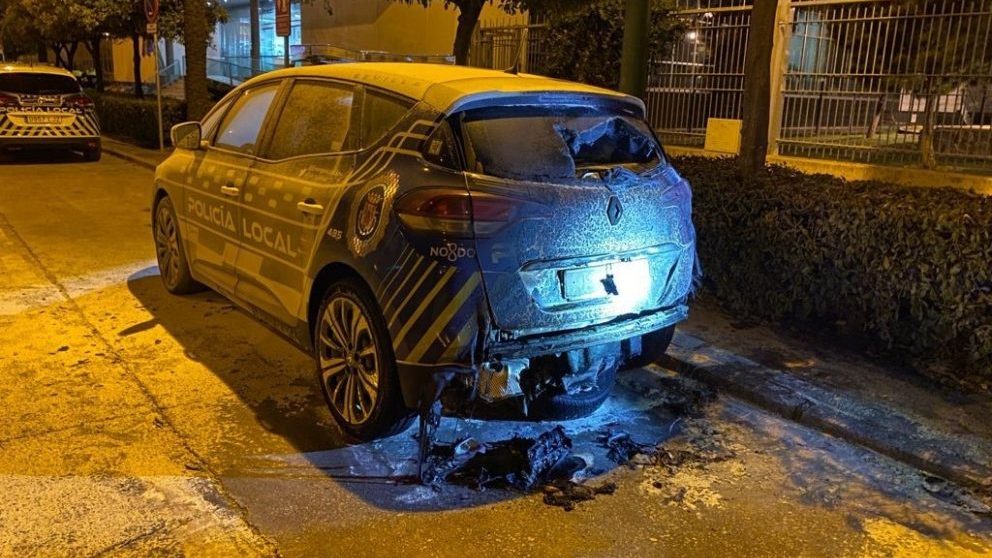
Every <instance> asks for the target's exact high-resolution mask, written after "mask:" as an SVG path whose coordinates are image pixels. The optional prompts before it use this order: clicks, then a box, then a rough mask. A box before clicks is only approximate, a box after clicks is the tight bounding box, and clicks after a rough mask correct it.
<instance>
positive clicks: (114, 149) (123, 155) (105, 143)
mask: <svg viewBox="0 0 992 558" xmlns="http://www.w3.org/2000/svg"><path fill="white" fill-rule="evenodd" d="M100 142H101V145H102V148H103V152H104V153H106V154H108V155H113V156H114V157H117V158H119V159H124V160H125V161H130V162H132V163H134V164H136V165H139V166H142V167H145V168H146V169H150V170H155V167H156V166H157V164H156V163H155V162H153V161H149V160H147V159H145V158H143V157H139V156H137V155H134V154H132V153H128V152H127V151H126V150H125V149H123V148H122V146H124V145H127V144H125V143H122V142H119V141H117V140H113V139H110V138H107V137H104V138H101V140H100Z"/></svg>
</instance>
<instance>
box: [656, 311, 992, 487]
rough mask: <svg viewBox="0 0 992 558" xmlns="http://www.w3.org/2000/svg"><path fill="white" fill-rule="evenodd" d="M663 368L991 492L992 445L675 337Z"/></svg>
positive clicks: (691, 338) (689, 337) (681, 336)
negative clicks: (950, 432)
mask: <svg viewBox="0 0 992 558" xmlns="http://www.w3.org/2000/svg"><path fill="white" fill-rule="evenodd" d="M661 363H662V364H664V365H666V366H668V367H670V368H672V369H674V370H676V371H677V372H679V373H681V374H684V375H686V376H688V377H690V378H693V379H696V380H699V381H701V382H703V383H706V384H708V385H710V386H713V387H715V388H717V389H718V390H721V391H724V392H726V393H728V394H730V395H733V396H735V397H738V398H740V399H743V400H745V401H747V402H749V403H751V404H753V405H756V406H758V407H761V408H763V409H765V410H767V411H770V412H773V413H775V414H777V415H780V416H782V417H783V418H786V419H788V420H791V421H794V422H797V423H799V424H803V425H805V426H808V427H811V428H814V429H816V430H820V431H822V432H825V433H827V434H829V435H831V436H834V437H836V438H840V439H842V440H845V441H847V442H850V443H853V444H857V445H860V446H863V447H866V448H868V449H871V450H873V451H876V452H878V453H880V454H882V455H885V456H887V457H890V458H892V459H895V460H897V461H901V462H903V463H906V464H908V465H910V466H912V467H915V468H917V469H920V470H922V471H924V472H926V473H929V474H931V475H934V476H937V477H941V478H944V479H946V480H948V481H951V482H953V483H955V484H958V485H959V486H962V487H965V488H969V489H973V490H978V491H981V492H983V493H988V491H989V490H992V442H990V441H988V440H982V439H977V438H974V437H966V436H953V435H951V434H948V433H946V432H937V431H934V430H932V429H930V428H928V427H927V426H926V425H924V424H922V423H921V422H919V421H917V420H915V419H914V418H913V417H911V416H906V415H904V414H900V413H898V412H896V411H894V410H893V409H890V408H888V407H885V406H884V405H882V404H879V403H876V402H873V401H865V400H862V399H860V398H857V397H854V396H852V395H849V394H846V393H843V392H841V391H838V390H833V389H830V388H827V387H824V386H821V385H818V384H814V383H811V382H808V381H806V380H803V379H801V378H799V377H797V376H795V375H793V374H789V373H788V372H785V371H781V370H775V369H772V368H768V367H766V366H763V365H761V364H758V363H756V362H754V361H751V360H748V359H746V358H743V357H740V356H737V355H735V354H733V353H731V352H729V351H726V350H723V349H720V348H719V347H716V346H714V345H710V344H709V343H707V342H706V341H703V340H701V339H699V338H696V337H694V336H692V335H689V334H686V333H683V332H680V331H677V332H676V334H675V338H674V340H673V341H672V345H671V347H670V348H669V350H668V354H666V355H665V356H664V357H663V358H662V360H661Z"/></svg>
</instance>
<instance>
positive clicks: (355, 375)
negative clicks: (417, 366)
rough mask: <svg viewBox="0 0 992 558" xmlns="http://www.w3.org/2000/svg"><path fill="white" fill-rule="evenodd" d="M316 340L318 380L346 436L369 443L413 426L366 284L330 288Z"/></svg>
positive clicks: (343, 283)
mask: <svg viewBox="0 0 992 558" xmlns="http://www.w3.org/2000/svg"><path fill="white" fill-rule="evenodd" d="M313 338H314V360H315V361H316V363H317V379H318V381H319V382H320V388H321V391H322V392H323V394H324V400H325V401H326V402H327V406H328V407H329V408H330V410H331V414H332V415H334V419H335V421H336V422H337V424H338V426H340V427H341V430H343V431H344V432H345V434H347V435H348V436H350V437H352V438H355V439H356V440H359V441H368V440H373V439H376V438H382V437H385V436H391V435H393V434H397V433H399V432H402V431H403V430H405V429H406V428H407V427H408V426H409V425H410V422H411V421H412V419H413V414H412V413H411V411H410V410H409V409H407V408H406V406H405V405H404V404H403V397H402V394H401V392H400V385H399V376H398V374H397V371H396V357H395V356H394V355H393V348H392V342H391V341H390V338H389V333H388V330H387V329H386V324H385V320H384V319H383V317H382V314H381V313H380V312H379V310H378V305H376V304H375V300H374V299H373V297H372V294H371V293H370V292H369V290H368V288H366V287H365V285H364V284H362V283H361V282H360V281H358V280H356V279H343V280H341V281H338V282H337V283H334V284H333V285H331V287H330V288H329V289H328V290H327V292H326V293H325V294H324V300H323V303H322V304H321V306H320V312H319V313H318V314H317V321H316V324H314V335H313Z"/></svg>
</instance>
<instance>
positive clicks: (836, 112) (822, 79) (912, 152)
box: [646, 0, 992, 172]
mask: <svg viewBox="0 0 992 558" xmlns="http://www.w3.org/2000/svg"><path fill="white" fill-rule="evenodd" d="M779 2H780V6H781V5H783V4H785V7H786V8H788V9H787V10H784V11H780V13H786V14H788V17H787V19H786V20H783V21H780V22H779V24H780V29H781V30H782V31H785V32H784V33H780V34H777V35H776V40H779V41H782V40H784V41H786V42H785V44H784V48H777V49H776V51H777V52H780V53H781V59H779V60H777V61H776V63H775V64H774V65H773V68H781V70H780V71H781V74H780V75H779V76H778V77H780V78H781V79H780V80H779V81H778V83H780V84H781V89H780V90H779V91H776V92H774V95H775V98H774V99H773V103H774V104H775V106H774V107H773V108H774V110H773V111H772V114H773V115H775V117H776V120H775V121H773V122H771V123H770V127H771V136H772V137H771V139H772V140H773V141H772V142H771V144H772V146H773V148H774V149H777V151H778V153H780V154H782V155H793V156H801V157H813V158H827V159H837V160H845V161H855V162H864V163H878V164H898V165H906V164H910V165H916V164H921V163H923V162H924V155H923V154H924V152H925V150H924V149H922V147H921V142H922V141H923V140H924V139H926V138H929V140H930V141H928V142H926V143H931V144H932V151H931V152H932V153H933V155H934V156H935V159H936V163H937V164H939V165H941V166H948V167H954V168H959V169H963V170H971V171H976V170H977V171H980V172H987V171H992V0H929V1H925V2H924V1H922V0H917V1H907V0H898V1H897V0H791V1H790V0H779ZM750 4H751V2H750V1H746V0H712V1H707V0H679V2H678V5H679V8H680V11H679V13H678V16H677V17H679V18H680V19H681V20H682V21H683V23H684V24H685V26H686V32H685V34H684V35H683V36H682V38H681V39H680V40H679V41H678V42H677V43H676V44H675V45H674V48H673V51H672V54H671V56H670V57H668V58H667V59H665V60H659V61H654V62H653V63H652V67H651V73H650V77H649V81H648V84H649V87H648V92H647V95H646V97H647V98H646V101H647V105H648V112H649V118H650V119H651V123H652V124H653V125H654V127H655V128H656V129H658V132H659V135H660V136H661V137H663V139H664V140H665V141H666V142H668V143H670V144H672V145H683V146H692V147H701V146H703V145H704V141H705V136H706V127H707V122H708V121H709V119H710V118H729V119H735V120H739V119H741V118H742V114H741V99H742V96H743V90H744V57H745V55H746V51H747V38H748V31H749V26H750V11H751V8H750ZM779 46H780V47H782V46H783V45H779Z"/></svg>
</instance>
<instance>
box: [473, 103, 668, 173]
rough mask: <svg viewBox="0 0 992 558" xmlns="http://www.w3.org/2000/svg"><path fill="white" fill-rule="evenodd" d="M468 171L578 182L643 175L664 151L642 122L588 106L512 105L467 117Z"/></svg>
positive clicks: (659, 161)
mask: <svg viewBox="0 0 992 558" xmlns="http://www.w3.org/2000/svg"><path fill="white" fill-rule="evenodd" d="M459 127H460V129H461V135H462V141H463V143H464V145H465V152H466V155H467V158H468V161H469V167H470V170H473V171H475V172H480V173H483V174H488V175H490V176H498V177H501V178H511V179H518V180H549V179H552V180H553V179H559V180H560V179H574V178H582V177H588V176H590V173H594V174H601V173H604V172H606V171H610V170H612V169H614V168H616V167H624V168H627V169H629V170H632V171H634V172H644V171H646V170H649V169H652V168H654V167H656V166H658V164H659V163H661V161H662V155H661V149H660V148H659V146H658V143H657V141H655V138H654V135H653V134H652V133H651V130H650V129H649V128H648V126H647V124H646V123H645V122H644V121H643V120H640V119H638V118H635V117H632V116H628V115H623V114H618V113H617V112H614V111H608V110H602V109H596V108H589V107H571V106H569V107H555V106H550V107H512V108H491V109H479V110H475V111H469V112H467V113H465V114H464V115H463V116H462V118H461V122H460V126H459Z"/></svg>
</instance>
